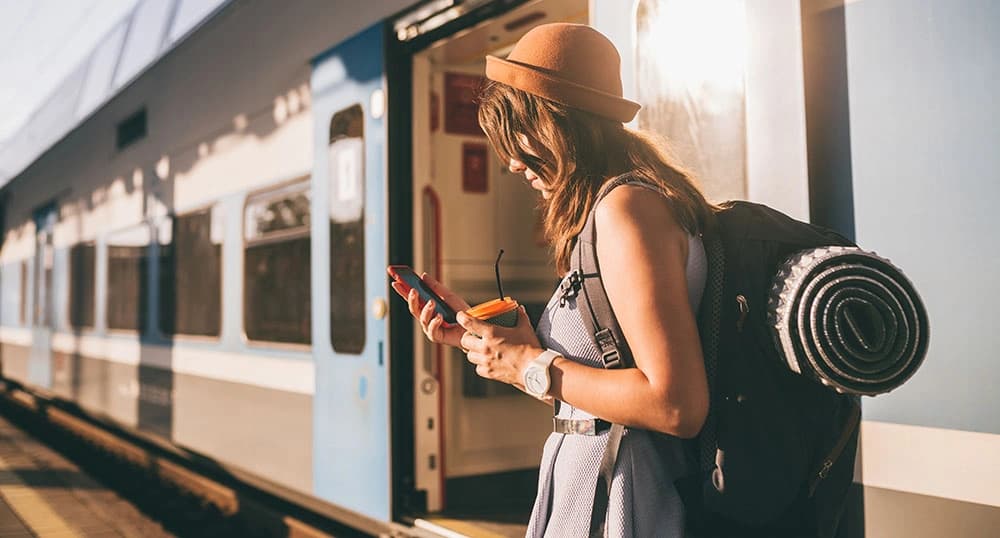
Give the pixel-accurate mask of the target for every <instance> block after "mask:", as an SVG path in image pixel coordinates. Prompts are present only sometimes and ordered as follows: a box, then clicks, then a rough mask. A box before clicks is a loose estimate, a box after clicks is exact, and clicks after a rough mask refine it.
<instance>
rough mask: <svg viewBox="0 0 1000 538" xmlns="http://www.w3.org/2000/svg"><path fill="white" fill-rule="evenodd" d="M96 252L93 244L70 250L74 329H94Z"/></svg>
mask: <svg viewBox="0 0 1000 538" xmlns="http://www.w3.org/2000/svg"><path fill="white" fill-rule="evenodd" d="M96 252H97V248H96V247H95V246H94V244H93V243H81V244H78V245H73V246H72V247H70V249H69V324H70V327H73V328H74V329H82V328H93V327H94V305H95V303H94V283H95V263H94V262H95V259H96Z"/></svg>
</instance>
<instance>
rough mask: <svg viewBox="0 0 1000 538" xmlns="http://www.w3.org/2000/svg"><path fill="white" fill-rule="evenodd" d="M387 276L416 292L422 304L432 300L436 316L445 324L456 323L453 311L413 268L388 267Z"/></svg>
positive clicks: (403, 266) (406, 266)
mask: <svg viewBox="0 0 1000 538" xmlns="http://www.w3.org/2000/svg"><path fill="white" fill-rule="evenodd" d="M389 274H390V275H392V277H393V278H394V279H396V280H398V281H399V282H402V283H404V284H406V285H407V286H409V287H411V288H413V289H415V290H417V293H418V294H420V299H421V300H423V301H424V302H427V301H430V300H433V301H434V310H436V311H437V313H438V314H441V317H442V318H444V320H445V321H446V322H447V323H451V324H452V325H454V324H455V323H458V321H457V320H456V319H455V311H454V310H452V308H451V307H450V306H448V304H447V303H445V302H444V299H442V298H441V297H438V294H436V293H434V290H432V289H430V287H428V286H427V283H426V282H424V281H423V280H422V279H421V278H420V276H419V275H417V273H415V272H414V271H413V268H411V267H410V266H408V265H390V266H389Z"/></svg>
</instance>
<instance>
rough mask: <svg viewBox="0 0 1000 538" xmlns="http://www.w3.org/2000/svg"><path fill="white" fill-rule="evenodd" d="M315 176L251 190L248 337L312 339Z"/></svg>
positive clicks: (246, 214) (247, 213) (290, 340)
mask: <svg viewBox="0 0 1000 538" xmlns="http://www.w3.org/2000/svg"><path fill="white" fill-rule="evenodd" d="M309 218H310V216H309V181H308V180H304V181H298V182H296V183H293V184H290V185H286V186H284V187H279V188H277V189H270V190H268V191H264V192H260V193H257V194H254V195H252V196H250V197H249V198H248V199H247V204H246V209H245V212H244V226H245V229H244V240H245V242H246V250H245V252H244V261H243V277H244V284H243V285H244V289H243V293H244V301H245V305H244V309H243V316H244V318H243V322H244V330H245V331H246V335H247V338H249V339H251V340H258V341H267V342H286V343H295V344H309V343H311V342H312V303H311V300H310V299H311V295H310V294H311V290H312V282H311V281H310V270H309V269H310V265H309V263H310V262H309V260H310V259H311V253H310V248H311V247H310V245H311V234H310V229H309Z"/></svg>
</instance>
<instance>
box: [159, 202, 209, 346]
mask: <svg viewBox="0 0 1000 538" xmlns="http://www.w3.org/2000/svg"><path fill="white" fill-rule="evenodd" d="M159 228H160V229H159V234H158V236H159V237H158V245H159V256H158V260H157V261H158V263H159V270H160V273H159V290H160V301H159V318H160V319H159V326H160V332H162V333H163V334H165V335H173V334H186V335H195V336H218V335H219V330H220V329H221V326H222V235H223V234H222V214H221V212H220V211H219V210H218V209H213V208H208V209H203V210H201V211H195V212H193V213H188V214H186V215H178V216H174V217H173V218H171V219H169V220H166V221H164V222H162V223H160V227H159Z"/></svg>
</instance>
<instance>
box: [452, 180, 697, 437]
mask: <svg viewBox="0 0 1000 538" xmlns="http://www.w3.org/2000/svg"><path fill="white" fill-rule="evenodd" d="M595 219H596V222H595V226H596V227H597V257H598V261H599V262H600V264H601V279H602V281H603V283H604V288H605V290H606V291H607V294H608V299H609V300H610V301H611V306H612V308H613V309H614V311H615V315H616V317H617V318H618V323H619V325H620V326H621V329H622V333H623V334H624V335H625V338H626V339H627V340H628V342H629V345H630V347H631V350H632V356H633V358H634V359H635V365H636V368H628V369H621V370H605V369H602V368H593V367H590V366H586V365H583V364H579V363H576V362H573V361H571V360H568V359H566V358H563V357H560V358H557V359H556V360H555V362H553V363H552V366H551V376H552V385H551V387H550V389H549V395H550V396H552V397H554V398H557V399H559V400H562V401H564V402H567V403H569V404H570V405H572V406H574V407H577V408H579V409H583V410H585V411H587V412H588V413H591V414H593V415H595V416H598V417H601V418H603V419H605V420H608V421H611V422H615V423H619V424H625V425H627V426H634V427H639V428H644V429H649V430H656V431H661V432H664V433H669V434H672V435H675V436H678V437H693V436H695V435H697V434H698V432H699V431H700V430H701V426H702V424H703V423H704V421H705V416H706V415H707V414H708V383H707V381H706V379H705V367H704V364H703V362H702V355H701V342H700V340H699V338H698V328H697V325H696V324H695V320H694V314H693V313H692V311H691V306H690V303H689V301H688V291H687V277H686V275H685V268H686V265H687V250H688V239H687V233H686V232H685V231H684V230H683V229H682V228H681V227H680V226H679V225H678V223H677V222H676V221H675V220H674V218H673V212H672V211H671V209H670V207H669V205H668V204H667V201H666V200H665V199H664V198H663V197H662V196H654V195H651V193H650V192H649V191H648V190H646V189H645V188H643V187H635V186H623V187H620V188H618V189H615V190H614V191H612V192H611V194H609V195H608V196H607V197H605V199H604V200H603V201H602V202H601V204H600V205H599V206H598V208H597V214H596V216H595ZM522 313H523V312H522ZM523 317H525V318H526V317H527V316H523ZM458 322H459V324H461V325H462V326H463V327H464V328H465V329H466V330H467V331H468V332H466V333H465V335H463V336H462V338H461V341H460V344H461V345H462V347H463V348H465V349H467V350H469V351H468V353H467V356H468V359H469V361H470V362H472V363H473V364H475V365H476V373H477V374H479V375H480V376H482V377H486V378H489V379H496V380H499V381H503V382H506V383H512V384H513V383H517V382H520V374H521V372H522V371H523V370H524V368H525V367H526V366H527V364H528V363H529V362H530V361H531V360H532V359H533V358H534V357H536V356H537V355H538V354H539V353H541V352H542V349H541V346H540V344H539V343H538V339H537V338H536V337H535V334H534V330H533V329H532V328H531V326H530V324H528V323H527V321H526V320H524V319H522V320H521V322H519V323H518V326H517V327H514V328H512V329H507V328H502V327H494V326H492V325H489V324H487V323H485V322H482V321H479V320H476V319H474V318H471V317H469V316H467V315H465V314H464V313H459V315H458Z"/></svg>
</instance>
